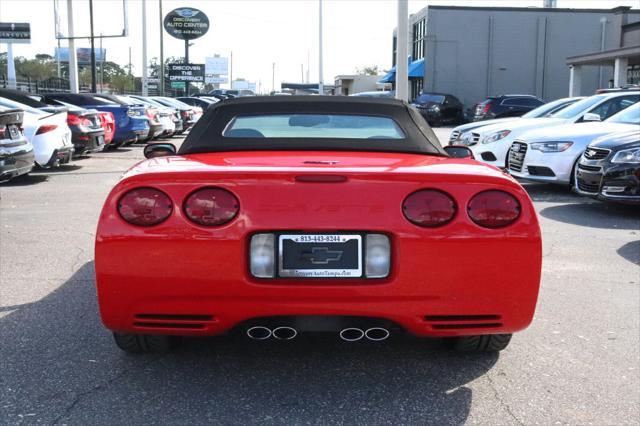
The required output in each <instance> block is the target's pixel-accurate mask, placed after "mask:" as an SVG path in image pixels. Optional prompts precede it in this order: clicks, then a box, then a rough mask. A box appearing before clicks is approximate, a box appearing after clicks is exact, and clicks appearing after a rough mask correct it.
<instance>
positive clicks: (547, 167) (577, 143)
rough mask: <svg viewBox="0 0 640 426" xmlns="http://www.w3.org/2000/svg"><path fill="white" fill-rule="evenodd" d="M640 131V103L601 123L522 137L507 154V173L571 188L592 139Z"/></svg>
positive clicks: (539, 131)
mask: <svg viewBox="0 0 640 426" xmlns="http://www.w3.org/2000/svg"><path fill="white" fill-rule="evenodd" d="M639 128H640V103H636V104H635V105H633V106H630V107H629V108H627V109H625V110H623V111H621V112H619V113H617V114H615V115H614V116H612V117H611V118H609V119H607V120H606V121H603V122H601V123H600V122H594V123H577V124H570V125H567V126H556V127H554V128H552V129H549V128H543V129H538V130H531V131H529V132H526V133H524V134H522V135H521V136H520V137H519V138H518V139H516V141H515V142H514V143H513V145H511V149H510V150H509V161H508V169H509V173H510V174H511V175H513V176H515V177H517V178H522V179H526V180H533V181H538V182H550V183H558V184H566V185H571V184H572V183H573V176H574V174H575V168H576V164H577V163H578V160H579V159H580V156H581V155H582V153H583V152H584V150H585V149H586V148H587V146H588V145H589V144H590V143H591V142H593V140H594V139H596V138H598V137H600V136H604V135H607V134H609V133H616V132H628V131H634V130H638V129H639Z"/></svg>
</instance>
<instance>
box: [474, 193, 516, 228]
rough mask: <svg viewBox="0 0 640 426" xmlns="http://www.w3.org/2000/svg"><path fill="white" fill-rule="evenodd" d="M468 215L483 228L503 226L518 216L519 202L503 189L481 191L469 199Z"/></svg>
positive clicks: (509, 223)
mask: <svg viewBox="0 0 640 426" xmlns="http://www.w3.org/2000/svg"><path fill="white" fill-rule="evenodd" d="M467 212H468V213H469V217H470V218H471V220H473V221H474V222H475V223H476V224H478V225H480V226H483V227H485V228H503V227H505V226H507V225H511V224H512V223H513V222H515V221H516V219H518V216H520V203H519V202H518V200H517V199H516V197H514V196H513V195H511V194H509V193H506V192H504V191H497V190H490V191H483V192H480V193H479V194H476V195H474V197H473V198H472V199H471V201H469V205H468V206H467Z"/></svg>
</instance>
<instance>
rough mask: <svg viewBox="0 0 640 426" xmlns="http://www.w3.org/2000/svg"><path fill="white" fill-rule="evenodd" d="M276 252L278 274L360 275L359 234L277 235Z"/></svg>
mask: <svg viewBox="0 0 640 426" xmlns="http://www.w3.org/2000/svg"><path fill="white" fill-rule="evenodd" d="M278 255H279V256H278V275H279V276H280V277H297V278H358V277H362V236H361V235H346V234H296V235H280V236H279V238H278Z"/></svg>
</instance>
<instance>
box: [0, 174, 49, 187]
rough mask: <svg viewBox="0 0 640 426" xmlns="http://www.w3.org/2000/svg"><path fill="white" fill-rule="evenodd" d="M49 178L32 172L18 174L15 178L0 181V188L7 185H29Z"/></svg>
mask: <svg viewBox="0 0 640 426" xmlns="http://www.w3.org/2000/svg"><path fill="white" fill-rule="evenodd" d="M47 179H49V178H48V177H47V176H44V175H38V174H33V172H31V173H29V174H28V175H26V176H25V175H22V176H18V177H16V178H13V179H11V180H10V181H7V182H0V188H3V187H9V186H30V185H35V184H38V183H40V182H44V181H46V180H47Z"/></svg>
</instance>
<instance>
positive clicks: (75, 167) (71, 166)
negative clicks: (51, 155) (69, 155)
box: [31, 164, 82, 174]
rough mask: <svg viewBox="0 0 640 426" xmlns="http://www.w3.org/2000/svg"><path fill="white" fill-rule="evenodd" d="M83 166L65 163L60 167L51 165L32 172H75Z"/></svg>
mask: <svg viewBox="0 0 640 426" xmlns="http://www.w3.org/2000/svg"><path fill="white" fill-rule="evenodd" d="M81 168H82V166H79V165H77V164H63V165H61V166H60V167H51V168H49V169H40V168H37V169H33V171H32V172H31V173H35V174H44V173H65V172H74V171H76V170H79V169H81Z"/></svg>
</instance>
